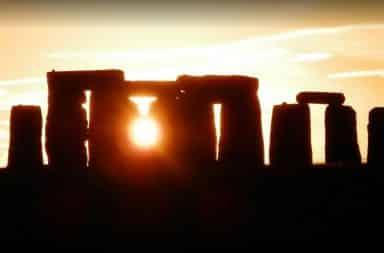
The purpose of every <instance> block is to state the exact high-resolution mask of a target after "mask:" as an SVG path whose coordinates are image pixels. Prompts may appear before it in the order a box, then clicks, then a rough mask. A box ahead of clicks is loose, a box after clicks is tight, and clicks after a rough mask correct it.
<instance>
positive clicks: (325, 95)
mask: <svg viewBox="0 0 384 253" xmlns="http://www.w3.org/2000/svg"><path fill="white" fill-rule="evenodd" d="M296 100H297V102H298V103H300V104H333V105H341V104H343V103H344V102H345V96H344V94H343V93H335V92H300V93H299V94H297V96H296Z"/></svg>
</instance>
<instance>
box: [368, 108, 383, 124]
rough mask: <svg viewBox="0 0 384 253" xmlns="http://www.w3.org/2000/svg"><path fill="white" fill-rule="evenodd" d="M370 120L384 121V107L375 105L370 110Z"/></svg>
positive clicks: (371, 121)
mask: <svg viewBox="0 0 384 253" xmlns="http://www.w3.org/2000/svg"><path fill="white" fill-rule="evenodd" d="M369 122H370V123H373V122H382V123H384V107H375V108H373V109H372V110H371V111H370V112H369Z"/></svg>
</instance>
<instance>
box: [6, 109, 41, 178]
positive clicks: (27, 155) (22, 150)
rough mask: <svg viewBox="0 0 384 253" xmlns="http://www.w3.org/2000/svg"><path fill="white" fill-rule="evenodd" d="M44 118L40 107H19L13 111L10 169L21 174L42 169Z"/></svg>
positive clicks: (9, 154)
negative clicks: (29, 170)
mask: <svg viewBox="0 0 384 253" xmlns="http://www.w3.org/2000/svg"><path fill="white" fill-rule="evenodd" d="M41 132H42V116H41V110H40V107H39V106H26V105H18V106H13V107H12V109H11V124H10V143H9V153H8V168H9V169H12V170H14V171H16V170H17V171H19V172H24V173H26V172H28V171H23V170H28V169H35V170H36V169H41V168H42V166H43V158H42V151H41V148H42V144H41V135H42V134H41Z"/></svg>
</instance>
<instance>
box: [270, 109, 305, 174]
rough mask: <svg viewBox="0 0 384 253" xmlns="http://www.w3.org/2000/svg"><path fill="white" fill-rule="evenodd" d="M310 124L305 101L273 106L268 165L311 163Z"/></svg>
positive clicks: (292, 166) (294, 167)
mask: <svg viewBox="0 0 384 253" xmlns="http://www.w3.org/2000/svg"><path fill="white" fill-rule="evenodd" d="M310 127H311V126H310V111H309V106H308V105H306V104H285V103H284V104H282V105H276V106H274V108H273V115H272V126H271V137H270V140H271V143H270V154H269V155H270V164H271V167H273V168H274V169H279V170H281V171H284V170H297V169H305V168H307V167H308V166H311V165H312V147H311V128H310ZM288 172H290V171H288Z"/></svg>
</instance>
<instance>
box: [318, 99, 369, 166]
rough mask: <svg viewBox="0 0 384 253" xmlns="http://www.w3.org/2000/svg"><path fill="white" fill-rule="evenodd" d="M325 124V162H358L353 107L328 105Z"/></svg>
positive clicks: (349, 163) (358, 155) (359, 161)
mask: <svg viewBox="0 0 384 253" xmlns="http://www.w3.org/2000/svg"><path fill="white" fill-rule="evenodd" d="M325 126H326V134H325V135H326V140H325V146H326V152H325V156H326V162H327V163H330V164H334V163H336V164H345V165H353V164H360V163H361V154H360V150H359V145H358V142H357V130H356V113H355V111H354V110H353V108H352V107H350V106H342V105H329V106H328V107H327V109H326V113H325Z"/></svg>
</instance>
